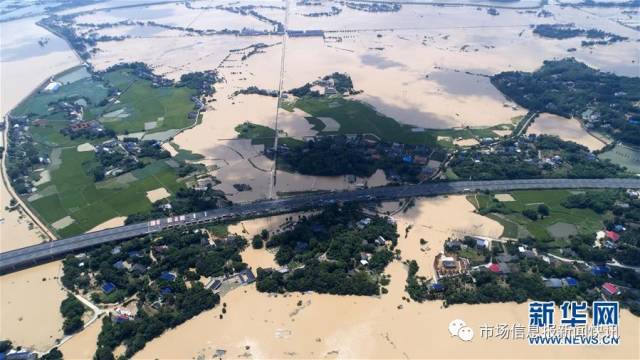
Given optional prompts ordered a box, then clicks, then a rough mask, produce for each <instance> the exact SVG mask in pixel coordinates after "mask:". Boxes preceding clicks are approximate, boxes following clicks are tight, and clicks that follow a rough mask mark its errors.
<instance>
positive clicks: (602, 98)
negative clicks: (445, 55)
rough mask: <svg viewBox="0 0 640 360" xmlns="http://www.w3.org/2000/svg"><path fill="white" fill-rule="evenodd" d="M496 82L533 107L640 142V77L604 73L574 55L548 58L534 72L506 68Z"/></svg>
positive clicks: (495, 84)
mask: <svg viewBox="0 0 640 360" xmlns="http://www.w3.org/2000/svg"><path fill="white" fill-rule="evenodd" d="M491 83H492V84H493V85H494V86H495V87H496V88H498V89H499V90H500V91H502V92H503V93H504V94H505V95H507V96H508V97H509V98H511V99H513V100H514V101H515V102H517V103H518V105H520V106H523V107H525V108H527V109H529V110H532V111H538V112H549V113H553V114H557V115H560V116H564V117H572V116H578V117H581V118H582V119H583V120H584V121H585V123H586V126H587V127H588V128H591V129H594V130H598V131H602V132H606V133H608V134H610V135H611V136H613V137H614V138H615V139H617V140H620V141H623V142H626V143H629V144H632V145H640V108H638V106H637V103H638V101H640V78H637V77H625V76H617V75H615V74H612V73H605V72H601V71H599V70H596V69H592V68H590V67H588V66H587V65H585V64H582V63H580V62H578V61H576V60H575V59H573V58H571V59H564V60H557V61H556V60H554V61H545V62H544V64H543V66H542V67H541V68H540V69H538V70H536V71H535V72H533V73H527V72H517V71H508V72H502V73H499V74H497V75H494V76H492V77H491Z"/></svg>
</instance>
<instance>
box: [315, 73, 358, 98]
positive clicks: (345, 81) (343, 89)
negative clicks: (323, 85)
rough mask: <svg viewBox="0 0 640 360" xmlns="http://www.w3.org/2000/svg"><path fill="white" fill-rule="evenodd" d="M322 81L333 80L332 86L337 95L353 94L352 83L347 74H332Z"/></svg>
mask: <svg viewBox="0 0 640 360" xmlns="http://www.w3.org/2000/svg"><path fill="white" fill-rule="evenodd" d="M322 80H324V81H328V80H333V86H334V88H335V89H336V91H337V92H338V93H339V94H344V93H352V92H353V81H352V80H351V76H349V75H347V74H343V73H339V72H334V73H333V74H331V75H326V76H325V77H323V78H322Z"/></svg>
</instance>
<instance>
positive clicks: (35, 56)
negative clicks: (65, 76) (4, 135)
mask: <svg viewBox="0 0 640 360" xmlns="http://www.w3.org/2000/svg"><path fill="white" fill-rule="evenodd" d="M38 20H39V19H38V18H27V19H22V20H15V21H9V22H3V23H0V40H1V41H0V44H1V45H0V49H1V50H2V51H0V72H1V73H2V83H1V86H2V89H1V91H0V92H2V96H1V97H0V113H1V114H2V116H3V117H4V115H6V114H7V113H8V112H9V111H10V110H11V109H12V108H14V107H15V106H16V105H18V103H19V102H20V101H22V99H23V98H25V97H26V96H27V95H29V93H30V92H31V91H33V90H34V89H35V88H36V87H37V86H38V85H40V84H41V83H43V82H44V81H45V80H47V78H48V77H50V76H52V75H54V74H56V73H58V72H61V71H63V70H65V69H68V68H70V67H73V66H75V65H78V64H80V61H79V60H78V58H77V57H76V56H75V54H74V53H73V52H72V51H71V49H69V47H68V46H67V44H66V43H65V42H64V40H62V39H60V38H58V37H56V36H54V35H53V34H51V33H50V32H48V31H46V30H45V29H43V28H41V27H39V26H37V25H36V24H35V22H36V21H38ZM43 38H46V39H47V40H48V42H47V44H46V45H44V46H40V45H39V44H38V40H40V39H43Z"/></svg>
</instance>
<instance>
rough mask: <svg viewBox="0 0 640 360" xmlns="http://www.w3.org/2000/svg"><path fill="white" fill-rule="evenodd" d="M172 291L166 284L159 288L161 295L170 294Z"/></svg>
mask: <svg viewBox="0 0 640 360" xmlns="http://www.w3.org/2000/svg"><path fill="white" fill-rule="evenodd" d="M172 292H173V290H172V289H171V288H170V287H168V286H166V287H163V288H162V289H160V293H161V294H162V295H168V294H171V293H172Z"/></svg>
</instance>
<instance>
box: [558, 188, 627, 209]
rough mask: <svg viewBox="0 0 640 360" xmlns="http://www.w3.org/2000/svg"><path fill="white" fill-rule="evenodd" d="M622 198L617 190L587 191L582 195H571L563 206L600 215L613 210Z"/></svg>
mask: <svg viewBox="0 0 640 360" xmlns="http://www.w3.org/2000/svg"><path fill="white" fill-rule="evenodd" d="M619 198H620V193H619V191H617V190H604V191H587V192H584V193H580V194H572V195H569V196H568V197H567V198H566V199H565V200H564V201H563V202H562V206H564V207H566V208H569V209H575V208H578V209H591V210H593V211H595V212H597V213H598V214H602V213H604V212H605V211H607V210H612V208H613V205H614V204H615V202H616V201H617V200H618V199H619Z"/></svg>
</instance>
